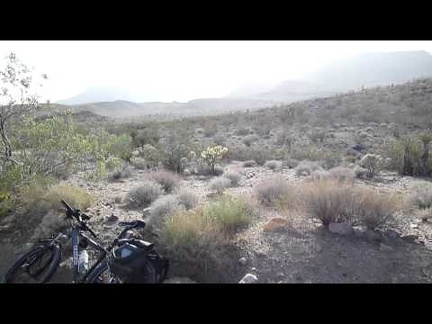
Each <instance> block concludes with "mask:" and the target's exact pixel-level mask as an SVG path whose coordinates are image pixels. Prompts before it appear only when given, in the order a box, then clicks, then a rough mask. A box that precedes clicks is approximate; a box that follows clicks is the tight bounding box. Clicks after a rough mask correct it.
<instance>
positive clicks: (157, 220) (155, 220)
mask: <svg viewBox="0 0 432 324" xmlns="http://www.w3.org/2000/svg"><path fill="white" fill-rule="evenodd" d="M178 208H180V200H179V199H178V197H177V196H176V195H167V196H162V197H159V198H158V199H156V200H155V201H154V202H153V203H152V204H151V205H150V211H151V214H150V219H149V220H148V221H147V227H148V229H149V230H150V231H152V232H158V231H159V230H160V228H161V226H162V224H163V221H164V219H165V217H166V216H167V215H170V214H171V213H173V212H174V211H175V210H177V209H178Z"/></svg>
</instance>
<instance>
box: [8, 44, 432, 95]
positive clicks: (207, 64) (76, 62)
mask: <svg viewBox="0 0 432 324" xmlns="http://www.w3.org/2000/svg"><path fill="white" fill-rule="evenodd" d="M399 50H426V51H428V52H432V41H0V58H1V59H3V57H4V56H5V55H7V53H8V52H10V51H14V52H15V53H16V54H17V56H18V58H20V59H21V61H23V62H24V63H25V64H26V65H28V66H30V67H34V68H35V69H36V71H38V72H40V73H46V74H47V75H48V77H49V81H48V82H47V83H46V85H45V86H44V88H43V91H44V92H43V93H42V95H43V96H44V98H49V99H51V101H56V100H60V99H66V98H69V97H72V96H74V95H76V94H78V93H80V92H81V91H83V90H85V89H86V88H88V87H90V86H110V87H111V86H115V87H121V88H127V89H129V91H130V92H131V93H133V94H135V97H136V98H137V100H138V101H144V100H145V101H153V100H154V101H167V102H169V101H174V100H175V101H188V100H191V99H195V98H205V97H220V96H224V95H227V94H228V93H230V92H231V91H232V90H234V89H235V88H237V87H238V86H240V85H242V84H244V83H269V82H280V81H283V80H286V79H301V78H304V77H306V76H307V75H308V74H309V73H311V72H313V70H314V69H315V68H317V67H319V66H320V65H323V64H326V63H329V62H331V61H333V60H337V59H340V58H342V57H345V56H352V55H355V54H358V53H361V52H376V51H380V52H385V51H399ZM138 97H140V98H145V99H144V100H143V99H141V100H140V99H139V98H138Z"/></svg>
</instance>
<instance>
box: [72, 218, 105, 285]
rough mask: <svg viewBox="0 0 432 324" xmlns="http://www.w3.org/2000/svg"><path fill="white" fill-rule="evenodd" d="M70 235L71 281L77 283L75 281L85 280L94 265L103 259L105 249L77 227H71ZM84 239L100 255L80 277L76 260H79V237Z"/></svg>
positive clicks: (94, 267) (93, 268)
mask: <svg viewBox="0 0 432 324" xmlns="http://www.w3.org/2000/svg"><path fill="white" fill-rule="evenodd" d="M71 236H72V258H73V263H72V264H73V283H77V282H86V281H87V278H88V276H89V275H90V274H91V273H92V272H93V270H95V269H96V267H97V266H98V265H99V264H100V263H101V262H102V261H103V260H104V259H105V257H106V254H107V251H106V249H105V248H104V247H103V246H102V244H101V243H99V242H97V241H95V240H94V239H92V238H91V237H89V236H88V235H86V234H85V233H84V232H82V231H80V230H79V229H78V228H76V227H75V226H74V227H73V228H72V232H71ZM82 238H84V239H86V240H87V241H88V243H89V244H90V245H91V246H92V247H93V248H94V249H96V250H98V251H99V252H101V255H100V257H99V258H98V259H97V261H96V262H95V263H94V264H93V265H92V266H91V268H90V269H88V270H87V271H86V272H85V273H84V275H83V276H82V278H80V274H79V271H78V262H79V240H80V239H82Z"/></svg>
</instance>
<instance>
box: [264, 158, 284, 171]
mask: <svg viewBox="0 0 432 324" xmlns="http://www.w3.org/2000/svg"><path fill="white" fill-rule="evenodd" d="M264 166H265V167H267V168H269V169H270V170H273V171H274V170H276V169H279V168H280V167H281V166H282V163H281V162H279V161H274V160H272V161H267V162H266V163H265V164H264Z"/></svg>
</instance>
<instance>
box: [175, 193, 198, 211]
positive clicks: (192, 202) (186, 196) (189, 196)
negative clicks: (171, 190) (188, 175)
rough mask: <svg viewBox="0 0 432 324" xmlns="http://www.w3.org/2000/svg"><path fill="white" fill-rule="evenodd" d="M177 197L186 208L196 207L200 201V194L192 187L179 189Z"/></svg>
mask: <svg viewBox="0 0 432 324" xmlns="http://www.w3.org/2000/svg"><path fill="white" fill-rule="evenodd" d="M177 198H178V200H179V201H180V204H182V205H183V206H184V207H185V208H186V210H189V209H192V208H194V207H195V206H196V205H198V202H199V197H198V195H197V194H196V193H195V192H194V191H193V190H192V189H188V188H181V189H179V190H178V191H177Z"/></svg>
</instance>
